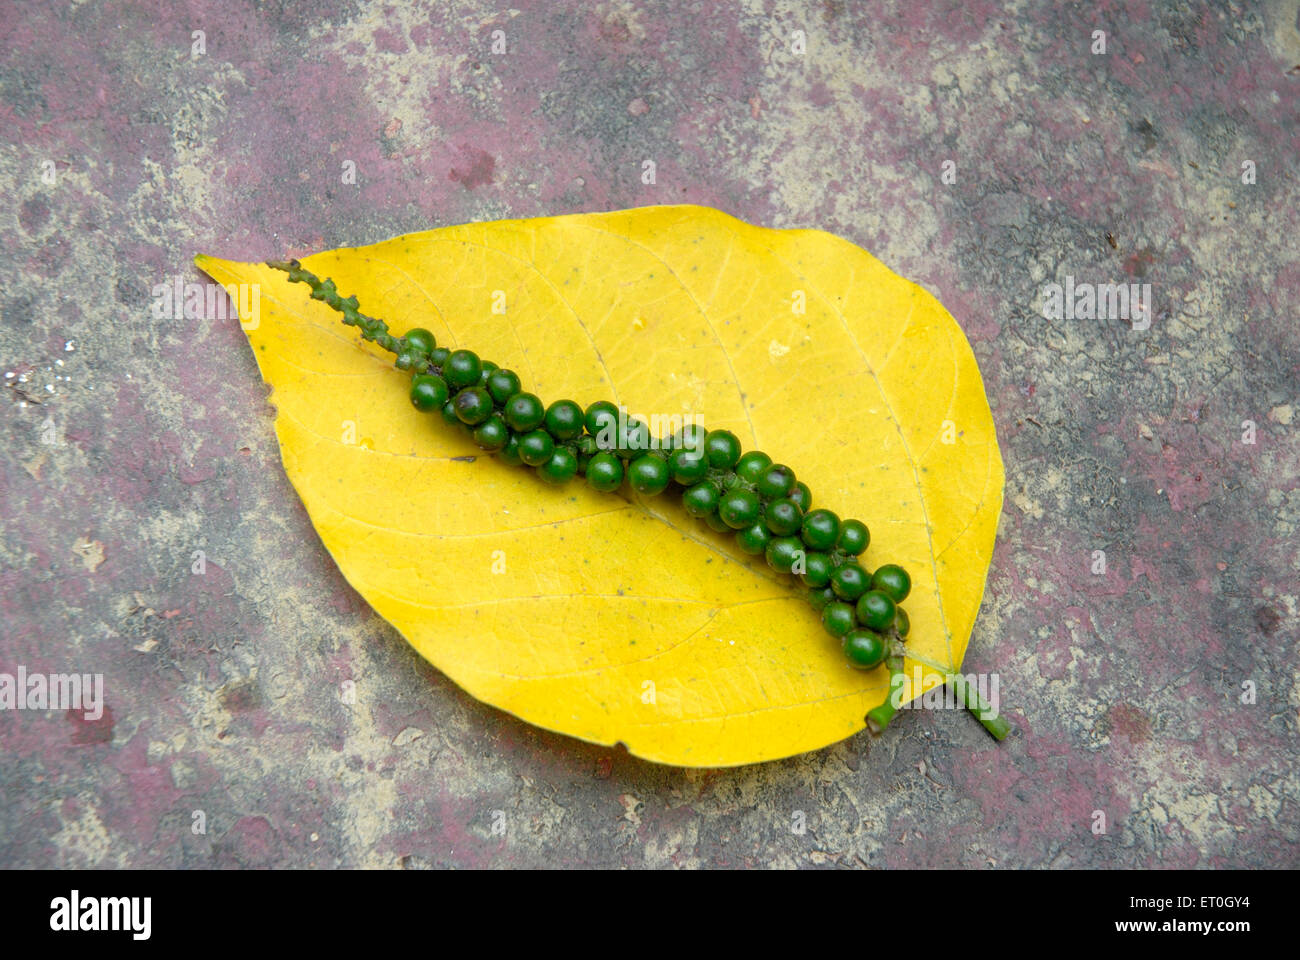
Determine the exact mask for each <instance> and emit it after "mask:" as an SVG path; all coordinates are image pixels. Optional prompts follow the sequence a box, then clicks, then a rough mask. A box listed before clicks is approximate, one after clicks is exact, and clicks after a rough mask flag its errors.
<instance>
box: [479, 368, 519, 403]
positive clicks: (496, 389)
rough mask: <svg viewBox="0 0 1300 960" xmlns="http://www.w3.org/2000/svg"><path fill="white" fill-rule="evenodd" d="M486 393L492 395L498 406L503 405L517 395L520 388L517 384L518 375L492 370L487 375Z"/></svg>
mask: <svg viewBox="0 0 1300 960" xmlns="http://www.w3.org/2000/svg"><path fill="white" fill-rule="evenodd" d="M484 386H486V387H487V392H488V393H490V394H492V399H493V401H494V402H495V403H497V404H498V405H501V404H504V403H505V402H506V401H507V400H509V399H510V398H511V397H513V396H514V395H515V394H516V393H518V392H519V391H520V390H521V389H522V387H521V386H520V384H519V375H518V374H516V373H515V372H514V371H513V370H493V371H492V372H491V373H489V374H488V378H487V383H486V384H484Z"/></svg>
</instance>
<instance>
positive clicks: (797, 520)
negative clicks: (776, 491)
mask: <svg viewBox="0 0 1300 960" xmlns="http://www.w3.org/2000/svg"><path fill="white" fill-rule="evenodd" d="M763 519H764V521H765V522H766V523H767V529H769V530H771V531H772V532H773V533H774V534H776V535H777V536H778V537H788V536H790V535H791V534H795V533H798V532H799V527H800V525H801V524H802V523H803V512H802V511H801V510H800V509H799V508H798V507H796V506H795V504H794V501H793V500H773V501H772V502H771V503H769V504H768V505H767V511H766V512H765V513H764V515H763Z"/></svg>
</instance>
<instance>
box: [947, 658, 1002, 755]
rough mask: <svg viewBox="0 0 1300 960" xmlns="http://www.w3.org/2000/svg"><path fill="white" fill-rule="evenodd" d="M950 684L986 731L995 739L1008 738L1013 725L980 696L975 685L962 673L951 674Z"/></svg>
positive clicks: (949, 677)
mask: <svg viewBox="0 0 1300 960" xmlns="http://www.w3.org/2000/svg"><path fill="white" fill-rule="evenodd" d="M948 683H951V684H952V687H953V690H955V691H956V693H957V696H959V697H961V702H962V703H964V704H965V705H966V709H967V710H969V711H970V712H971V713H973V714H975V719H977V720H979V722H980V723H982V724H983V725H984V729H985V730H987V731H988V732H989V733H990V734H992V735H993V739H995V740H1005V739H1006V738H1007V734H1008V733H1010V732H1011V724H1009V723H1007V721H1006V718H1005V717H1003V716H1002V715H1001V714H1000V713H998V712H997V710H995V709H994V708H993V707H992V706H991V705H990V704H989V702H988V701H987V700H985V699H984V698H983V697H981V696H980V693H979V691H978V690H977V689H975V684H973V683H969V682H968V681H967V680H966V678H965V677H963V676H962V675H961V674H960V673H954V674H950V675H949V676H948Z"/></svg>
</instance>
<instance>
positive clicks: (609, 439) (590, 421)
mask: <svg viewBox="0 0 1300 960" xmlns="http://www.w3.org/2000/svg"><path fill="white" fill-rule="evenodd" d="M583 424H584V425H585V426H586V428H587V432H588V433H589V434H591V435H592V436H593V437H595V438H596V441H597V442H598V443H599V444H600V449H602V450H610V451H613V450H616V449H617V448H618V407H616V406H614V404H612V403H610V402H609V401H608V400H597V401H596V402H595V403H593V404H592V405H591V406H589V407H587V412H586V414H584V415H583Z"/></svg>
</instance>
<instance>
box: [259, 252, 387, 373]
mask: <svg viewBox="0 0 1300 960" xmlns="http://www.w3.org/2000/svg"><path fill="white" fill-rule="evenodd" d="M266 265H267V266H268V267H270V268H272V269H273V270H283V271H284V272H285V273H287V274H289V282H290V283H305V284H307V286H309V287H311V298H312V299H313V300H320V301H323V302H324V303H325V304H326V305H328V306H330V307H332V308H333V309H335V310H337V311H338V312H339V313H341V314H343V322H344V323H346V324H347V325H348V326H350V327H356V328H357V329H358V330H360V331H361V338H362V339H363V340H369V341H371V342H372V343H375V344H378V345H379V346H380V347H382V348H383V349H385V350H387V351H388V352H389V353H401V351H402V350H403V349H404V348H405V346H406V341H405V339H403V338H402V337H394V336H392V335H391V334H390V333H389V332H388V324H386V323H384V321H382V320H377V319H375V318H374V317H367V316H366V315H365V314H363V313H362V312H361V311H360V310H359V309H358V307H359V306H360V305H359V304H358V303H357V298H356V297H340V296H339V292H338V290H337V288H335V286H334V281H333V280H329V279H326V280H322V279H320V277H318V276H316V275H315V274H314V273H312V272H311V271H309V270H304V269H303V268H302V264H301V263H299V262H298V261H297V260H268V261H266Z"/></svg>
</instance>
